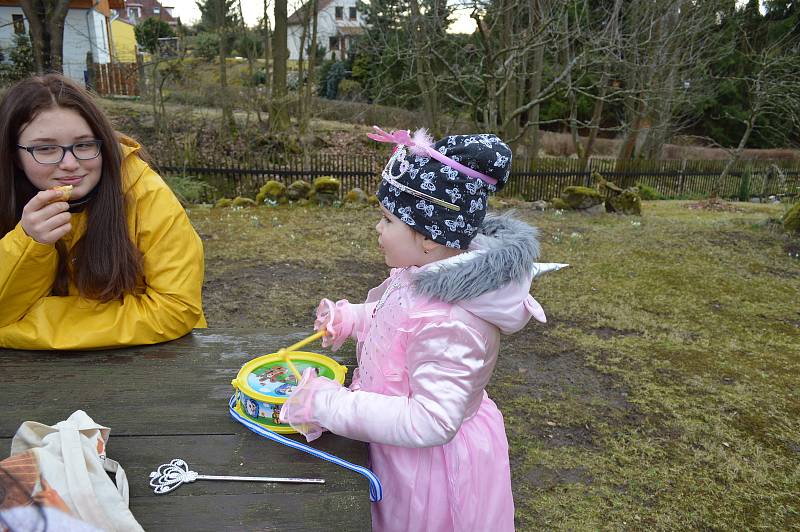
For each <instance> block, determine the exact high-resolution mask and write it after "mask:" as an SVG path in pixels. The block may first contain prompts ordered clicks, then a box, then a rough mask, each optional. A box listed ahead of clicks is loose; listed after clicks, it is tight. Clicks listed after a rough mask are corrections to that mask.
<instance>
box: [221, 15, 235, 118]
mask: <svg viewBox="0 0 800 532" xmlns="http://www.w3.org/2000/svg"><path fill="white" fill-rule="evenodd" d="M217 6H218V7H217V10H218V11H217V15H218V16H219V88H220V97H221V99H222V128H223V130H228V131H232V130H233V129H234V128H235V127H236V125H235V123H234V121H233V112H232V111H231V101H230V98H228V66H227V64H226V61H225V59H226V58H227V57H228V43H227V42H226V41H227V37H228V32H227V27H226V20H225V19H226V15H227V13H226V12H225V8H226V7H227V6H226V3H225V0H219V2H218V3H217Z"/></svg>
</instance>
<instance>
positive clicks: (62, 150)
mask: <svg viewBox="0 0 800 532" xmlns="http://www.w3.org/2000/svg"><path fill="white" fill-rule="evenodd" d="M102 143H103V141H102V140H84V141H81V142H76V143H75V144H70V145H69V146H61V145H59V144H42V145H40V146H22V145H20V144H17V148H19V149H21V150H25V151H26V152H28V153H30V154H31V156H32V157H33V159H34V160H35V161H36V162H37V163H39V164H58V163H60V162H61V161H63V160H64V156H65V155H66V154H67V150H69V151H70V152H72V155H73V156H74V157H75V158H76V159H78V160H79V161H88V160H90V159H94V158H96V157H97V156H98V155H100V145H101V144H102Z"/></svg>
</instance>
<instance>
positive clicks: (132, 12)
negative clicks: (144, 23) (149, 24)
mask: <svg viewBox="0 0 800 532" xmlns="http://www.w3.org/2000/svg"><path fill="white" fill-rule="evenodd" d="M141 16H142V8H141V7H129V8H128V18H129V19H131V20H136V19H138V18H140V17H141Z"/></svg>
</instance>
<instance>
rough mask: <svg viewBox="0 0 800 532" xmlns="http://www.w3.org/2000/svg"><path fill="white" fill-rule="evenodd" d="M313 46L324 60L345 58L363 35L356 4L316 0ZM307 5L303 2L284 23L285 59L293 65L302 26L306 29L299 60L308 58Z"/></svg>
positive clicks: (343, 0)
mask: <svg viewBox="0 0 800 532" xmlns="http://www.w3.org/2000/svg"><path fill="white" fill-rule="evenodd" d="M317 6H318V8H317V44H318V45H319V46H321V47H322V48H324V49H325V58H326V59H337V60H341V59H344V58H345V57H347V51H348V50H349V49H350V47H351V46H352V45H353V43H354V42H355V39H356V38H357V37H358V36H359V35H361V34H362V33H363V32H364V25H365V24H366V19H365V17H364V13H362V12H361V11H360V10H359V9H358V2H357V0H317ZM310 9H311V3H310V2H306V3H305V4H303V6H302V7H300V9H298V10H297V11H295V12H294V13H292V14H291V16H289V18H288V20H287V45H288V48H289V59H290V60H293V61H297V60H298V59H299V57H300V39H301V36H302V33H303V24H306V23H308V27H307V29H306V41H305V42H306V44H305V50H304V51H303V57H304V58H306V57H308V49H309V41H310V39H311V24H310V21H309V16H308V15H309V11H310Z"/></svg>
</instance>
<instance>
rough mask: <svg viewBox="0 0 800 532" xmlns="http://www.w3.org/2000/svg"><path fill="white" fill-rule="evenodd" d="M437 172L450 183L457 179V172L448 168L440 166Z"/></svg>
mask: <svg viewBox="0 0 800 532" xmlns="http://www.w3.org/2000/svg"><path fill="white" fill-rule="evenodd" d="M439 171H440V172H441V173H443V174H444V175H446V176H447V179H449V180H450V181H455V180H456V178H458V170H456V169H454V168H450V167H449V166H442V167H441V169H439Z"/></svg>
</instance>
